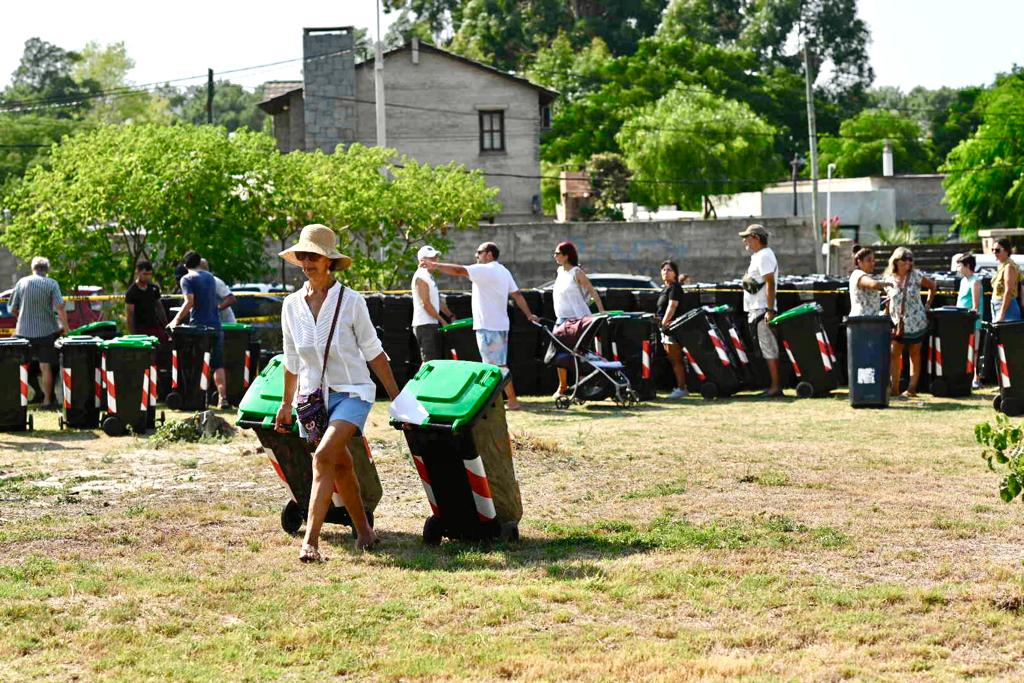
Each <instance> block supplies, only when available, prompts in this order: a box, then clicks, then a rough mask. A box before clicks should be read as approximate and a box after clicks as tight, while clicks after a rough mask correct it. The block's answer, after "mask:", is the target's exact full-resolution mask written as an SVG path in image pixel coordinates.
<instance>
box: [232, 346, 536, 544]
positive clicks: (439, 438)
mask: <svg viewBox="0 0 1024 683" xmlns="http://www.w3.org/2000/svg"><path fill="white" fill-rule="evenodd" d="M507 381H508V375H507V373H506V371H503V370H501V369H500V368H497V367H495V366H493V365H487V364H484V363H477V362H471V361H455V360H439V361H430V362H428V363H424V364H423V366H422V367H420V368H419V370H418V371H417V372H416V374H415V375H414V376H413V377H412V378H411V379H410V381H409V382H408V383H407V384H406V385H405V387H404V388H403V389H402V394H401V396H400V397H399V400H397V401H396V402H395V403H394V404H393V406H392V410H391V411H390V412H391V416H392V420H391V424H392V425H393V426H394V427H395V428H397V429H400V430H402V432H403V434H404V435H405V439H406V442H407V444H408V447H409V451H410V453H411V455H412V462H413V464H414V466H415V467H416V471H417V473H418V474H419V477H420V480H421V482H422V484H423V490H424V494H425V497H426V501H427V504H428V505H429V509H430V512H431V514H430V515H429V516H428V517H427V518H426V520H425V522H424V525H423V541H424V543H427V544H430V545H437V544H439V543H441V541H442V540H443V539H444V538H451V539H465V540H491V539H496V538H500V539H502V540H506V541H516V540H518V539H519V521H520V519H521V518H522V514H523V508H522V501H521V497H520V493H519V485H518V483H517V481H516V476H515V468H514V466H513V462H512V444H511V441H510V439H509V434H508V426H507V424H506V421H505V406H504V401H503V400H502V396H501V393H502V387H503V386H504V384H505V382H507ZM283 390H284V368H283V359H282V357H280V356H278V357H276V358H274V359H272V360H271V361H270V362H269V363H268V364H267V366H266V367H265V368H264V369H263V371H262V372H261V373H260V374H259V376H258V377H257V378H256V380H255V381H254V382H253V384H252V386H251V387H250V388H249V390H248V392H247V393H246V395H245V397H244V399H243V400H242V403H241V405H240V407H239V411H238V419H237V423H236V424H237V425H238V426H239V427H242V428H245V429H252V430H253V431H254V432H255V434H256V437H257V438H258V439H259V441H260V443H261V444H262V445H263V447H264V448H265V449H266V452H267V454H268V457H269V459H270V462H271V465H272V467H273V468H274V471H275V472H276V473H277V475H278V477H279V478H280V479H281V481H282V483H283V484H284V488H285V491H286V493H287V496H288V499H287V501H286V503H285V505H284V506H283V508H282V510H281V526H282V528H283V529H284V530H285V531H286V532H288V533H291V534H295V533H297V532H298V531H299V529H300V528H301V527H302V525H303V523H304V522H305V521H306V515H307V510H308V507H309V492H310V488H311V484H312V449H311V448H310V446H309V444H308V443H307V442H306V440H305V439H303V438H302V437H300V436H299V434H298V431H297V429H296V427H295V425H296V421H295V420H294V414H293V420H292V428H291V429H290V430H287V431H285V432H278V431H276V430H275V428H274V421H275V418H276V414H277V410H278V407H279V406H280V402H281V397H282V395H283ZM400 405H404V406H410V405H412V406H415V411H414V412H415V414H412V415H408V414H406V413H405V412H403V410H401V409H398V408H397V406H400ZM349 449H350V450H351V452H352V457H353V461H354V465H355V473H356V477H357V479H358V480H359V488H360V493H361V495H362V498H363V505H364V507H365V508H366V511H367V517H368V521H369V522H370V524H371V525H372V524H373V521H374V520H373V512H374V510H375V509H376V507H377V504H378V503H379V502H380V500H381V497H382V488H381V483H380V478H379V476H378V474H377V469H376V466H375V465H374V462H373V456H372V454H371V452H370V446H369V443H368V442H367V440H366V438H365V437H364V436H363V435H362V434H359V435H357V438H355V439H353V442H352V443H351V444H350V446H349ZM326 521H327V522H330V523H336V524H344V525H347V526H353V523H352V520H351V518H350V517H349V515H348V512H347V511H346V510H345V507H344V504H343V503H342V501H341V500H340V498H339V497H338V496H337V494H335V495H334V497H333V498H332V501H331V507H330V508H329V511H328V513H327V518H326Z"/></svg>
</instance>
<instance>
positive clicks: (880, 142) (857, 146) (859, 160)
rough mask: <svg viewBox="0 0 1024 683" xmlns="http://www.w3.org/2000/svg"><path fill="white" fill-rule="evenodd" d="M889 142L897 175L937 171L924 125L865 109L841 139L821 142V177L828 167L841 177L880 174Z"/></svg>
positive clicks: (842, 129)
mask: <svg viewBox="0 0 1024 683" xmlns="http://www.w3.org/2000/svg"><path fill="white" fill-rule="evenodd" d="M886 140H888V141H889V144H890V145H891V146H892V152H893V170H894V171H895V172H896V173H931V172H932V171H934V169H935V161H934V156H933V153H932V145H931V141H930V140H927V139H925V138H924V135H923V133H922V131H921V126H920V125H919V124H918V123H917V121H914V120H913V119H910V118H908V117H906V116H902V115H900V114H896V113H893V112H889V111H883V110H880V109H865V110H864V111H862V112H861V113H859V114H857V115H856V116H854V117H853V118H852V119H849V120H847V121H843V123H842V125H840V127H839V135H838V136H828V137H822V138H821V141H820V142H819V154H818V166H819V174H824V171H825V169H826V168H827V167H828V164H835V165H836V175H837V176H838V177H840V178H856V177H860V176H868V175H880V174H881V172H882V151H883V149H884V148H885V141H886Z"/></svg>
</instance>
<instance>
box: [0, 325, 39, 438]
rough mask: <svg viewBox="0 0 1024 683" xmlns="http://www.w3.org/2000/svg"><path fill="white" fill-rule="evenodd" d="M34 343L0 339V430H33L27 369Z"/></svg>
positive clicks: (23, 340)
mask: <svg viewBox="0 0 1024 683" xmlns="http://www.w3.org/2000/svg"><path fill="white" fill-rule="evenodd" d="M31 360H32V344H31V343H30V342H29V340H27V339H21V338H20V337H7V338H6V339H0V388H2V389H0V431H2V432H23V431H25V430H29V431H31V430H32V428H33V424H32V423H33V421H32V416H31V415H29V414H28V366H29V363H30V362H31Z"/></svg>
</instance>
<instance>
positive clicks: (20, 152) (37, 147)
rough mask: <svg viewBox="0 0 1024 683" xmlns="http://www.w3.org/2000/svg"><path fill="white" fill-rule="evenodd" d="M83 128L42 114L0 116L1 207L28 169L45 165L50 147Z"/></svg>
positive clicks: (76, 121)
mask: <svg viewBox="0 0 1024 683" xmlns="http://www.w3.org/2000/svg"><path fill="white" fill-rule="evenodd" d="M82 126H83V124H82V122H81V121H78V120H75V119H69V118H56V117H53V116H48V115H45V114H43V113H35V112H30V113H26V114H0V204H2V203H3V197H4V196H5V195H7V194H8V193H10V192H11V191H12V190H13V188H14V185H15V184H16V183H17V182H18V181H19V180H20V179H21V177H22V176H23V175H24V174H25V170H26V169H27V168H29V166H31V165H33V164H39V163H44V162H45V160H46V158H47V156H48V155H49V153H50V148H51V145H53V144H54V143H57V142H60V139H61V138H62V137H63V136H64V135H68V134H70V133H72V132H73V131H76V130H79V129H80V128H81V127H82Z"/></svg>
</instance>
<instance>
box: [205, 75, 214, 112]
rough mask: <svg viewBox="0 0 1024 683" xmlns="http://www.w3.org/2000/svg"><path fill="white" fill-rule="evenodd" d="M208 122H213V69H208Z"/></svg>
mask: <svg viewBox="0 0 1024 683" xmlns="http://www.w3.org/2000/svg"><path fill="white" fill-rule="evenodd" d="M206 122H207V123H209V124H211V125H212V124H213V69H207V70H206Z"/></svg>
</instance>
